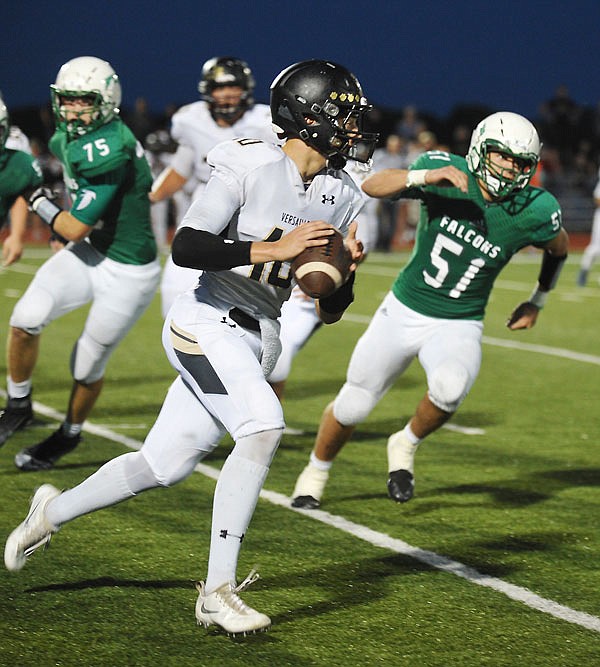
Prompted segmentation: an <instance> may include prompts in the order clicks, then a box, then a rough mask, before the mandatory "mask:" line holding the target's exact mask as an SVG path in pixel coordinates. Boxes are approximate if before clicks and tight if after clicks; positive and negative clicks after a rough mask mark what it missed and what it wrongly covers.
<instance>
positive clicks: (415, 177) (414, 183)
mask: <svg viewBox="0 0 600 667" xmlns="http://www.w3.org/2000/svg"><path fill="white" fill-rule="evenodd" d="M428 171H429V169H412V170H411V171H409V172H408V174H407V176H406V187H407V188H418V187H420V186H422V185H425V176H426V175H427V172H428Z"/></svg>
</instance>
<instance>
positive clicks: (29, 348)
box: [0, 249, 92, 445]
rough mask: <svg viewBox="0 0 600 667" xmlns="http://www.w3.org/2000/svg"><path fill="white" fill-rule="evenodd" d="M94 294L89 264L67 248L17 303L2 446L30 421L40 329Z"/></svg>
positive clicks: (40, 272) (1, 418)
mask: <svg viewBox="0 0 600 667" xmlns="http://www.w3.org/2000/svg"><path fill="white" fill-rule="evenodd" d="M91 298H92V284H91V281H90V278H89V275H88V267H87V266H86V264H85V263H84V262H82V261H81V260H80V259H79V258H78V257H77V256H76V255H75V254H74V253H72V252H71V251H70V250H66V249H63V250H61V251H59V252H57V253H56V254H55V255H52V257H50V259H48V260H47V261H46V262H45V263H44V264H43V265H42V266H41V267H40V268H39V269H38V271H37V273H36V275H35V276H34V278H33V280H32V281H31V283H30V285H29V287H28V288H27V290H26V291H25V294H23V296H22V297H21V298H20V299H19V301H18V302H17V304H16V305H15V307H14V309H13V312H12V315H11V318H10V331H9V336H8V340H7V351H6V356H7V389H8V402H7V406H6V409H5V410H4V412H3V413H2V414H1V415H0V445H2V444H4V442H5V441H6V440H7V439H8V438H9V437H10V436H11V435H12V434H13V433H14V432H15V431H17V430H19V429H21V428H23V427H24V426H26V425H27V424H28V423H29V422H30V421H31V420H32V417H33V411H32V407H31V390H32V376H33V372H34V369H35V365H36V362H37V359H38V353H39V340H40V335H41V332H42V330H43V329H44V327H46V326H47V325H48V324H49V323H50V322H52V321H53V320H55V319H57V318H58V317H60V316H61V315H64V314H65V313H68V312H70V311H72V310H74V309H76V308H79V307H80V306H82V305H84V304H86V303H88V302H89V301H90V299H91Z"/></svg>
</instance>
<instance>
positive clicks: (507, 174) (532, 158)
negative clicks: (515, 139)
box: [477, 140, 539, 199]
mask: <svg viewBox="0 0 600 667" xmlns="http://www.w3.org/2000/svg"><path fill="white" fill-rule="evenodd" d="M490 153H502V154H503V155H506V156H508V157H510V158H512V161H513V166H512V167H501V166H499V165H497V164H494V162H493V159H492V157H491V156H490ZM479 160H480V169H479V172H478V174H477V176H478V177H479V178H481V180H482V181H483V182H484V183H485V188H486V190H487V191H488V192H489V194H490V195H491V196H492V197H494V198H496V199H505V198H506V197H508V196H509V195H511V194H512V193H513V192H517V191H518V190H522V189H523V188H524V187H525V186H527V185H528V184H529V181H530V180H531V178H532V176H533V174H534V173H535V169H536V167H537V164H538V161H539V157H538V156H537V155H523V154H522V153H519V154H515V153H513V152H512V151H511V150H510V149H509V148H507V147H506V146H504V145H502V144H499V143H498V142H495V141H493V140H487V141H486V142H484V143H483V144H482V146H481V151H480V157H479Z"/></svg>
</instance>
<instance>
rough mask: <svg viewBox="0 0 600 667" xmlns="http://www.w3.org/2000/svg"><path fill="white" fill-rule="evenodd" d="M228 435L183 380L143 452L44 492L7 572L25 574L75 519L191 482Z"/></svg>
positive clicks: (22, 528) (11, 544)
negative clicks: (41, 548)
mask: <svg viewBox="0 0 600 667" xmlns="http://www.w3.org/2000/svg"><path fill="white" fill-rule="evenodd" d="M223 433H224V429H223V427H222V426H221V425H220V424H218V423H217V422H215V420H214V419H213V418H212V417H211V416H210V415H209V414H208V412H207V411H206V410H205V409H204V408H203V407H202V405H201V404H200V403H199V401H198V400H197V398H196V397H195V396H194V395H193V394H192V392H190V390H189V389H188V388H187V387H186V386H185V385H184V383H183V382H182V381H181V378H179V377H178V378H177V379H176V380H175V381H174V382H173V384H172V385H171V387H170V389H169V391H168V393H167V396H166V398H165V401H164V403H163V406H162V408H161V411H160V413H159V415H158V417H157V420H156V422H155V424H154V426H153V427H152V429H151V430H150V432H149V434H148V436H147V437H146V440H145V442H144V445H143V447H142V448H141V450H140V451H138V452H129V453H127V454H123V455H122V456H118V457H117V458H115V459H112V460H111V461H108V463H106V464H104V465H103V466H102V467H101V468H99V469H98V470H97V471H96V472H95V473H93V474H92V475H90V477H88V478H87V479H85V480H84V481H83V482H81V484H78V485H77V486H76V487H74V488H72V489H68V490H67V491H64V492H62V493H60V492H59V491H58V490H57V489H55V488H54V487H53V486H51V485H50V484H45V485H43V486H42V487H40V490H41V493H36V495H35V496H34V499H33V501H32V504H31V509H30V513H29V515H28V517H27V519H26V520H25V521H24V522H23V523H22V524H20V525H19V526H18V527H17V528H16V529H15V530H14V531H13V532H12V533H11V536H10V537H9V539H8V541H7V543H6V547H5V563H6V566H7V568H8V569H10V570H18V569H21V568H22V567H23V565H25V562H26V560H27V558H28V557H29V556H30V555H32V553H33V552H34V551H35V550H36V549H37V548H38V547H39V546H42V545H43V544H45V543H47V542H48V540H49V539H50V537H51V536H52V535H53V534H54V533H55V532H57V531H58V530H59V528H60V527H61V526H63V525H64V524H65V523H68V522H69V521H72V520H73V519H75V518H77V517H79V516H82V515H84V514H89V513H90V512H94V511H96V510H99V509H102V508H104V507H109V506H111V505H116V504H117V503H120V502H122V501H123V500H127V499H128V498H132V497H134V496H136V495H137V494H139V493H141V492H142V491H145V490H147V489H151V488H155V487H159V486H161V487H168V486H172V485H173V484H175V483H177V482H179V481H180V480H182V479H185V478H186V477H187V476H188V475H189V474H191V472H192V471H193V469H194V467H195V465H196V464H197V462H198V461H199V460H201V459H202V458H204V457H205V456H206V455H207V454H208V453H210V452H211V451H212V450H213V449H214V447H215V446H216V444H217V443H218V442H219V440H220V438H221V436H222V434H223Z"/></svg>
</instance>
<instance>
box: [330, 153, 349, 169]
mask: <svg viewBox="0 0 600 667" xmlns="http://www.w3.org/2000/svg"><path fill="white" fill-rule="evenodd" d="M346 162H347V160H346V158H345V157H344V156H343V155H341V154H340V153H334V154H333V155H330V156H329V157H328V158H327V166H328V167H330V168H331V169H334V170H335V171H337V170H339V169H343V168H344V167H345V166H346Z"/></svg>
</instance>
